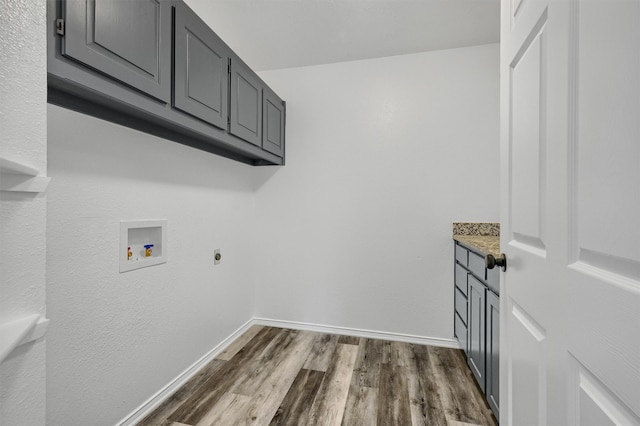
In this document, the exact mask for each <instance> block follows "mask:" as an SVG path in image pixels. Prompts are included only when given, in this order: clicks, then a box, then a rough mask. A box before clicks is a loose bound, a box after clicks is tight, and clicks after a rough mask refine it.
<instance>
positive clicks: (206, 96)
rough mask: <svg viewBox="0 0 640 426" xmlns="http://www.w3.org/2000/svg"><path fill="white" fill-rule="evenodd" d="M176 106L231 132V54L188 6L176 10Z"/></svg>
mask: <svg viewBox="0 0 640 426" xmlns="http://www.w3.org/2000/svg"><path fill="white" fill-rule="evenodd" d="M174 22H175V24H174V37H175V44H174V49H175V50H174V55H175V56H174V58H175V59H174V61H175V63H174V95H173V106H174V107H175V108H177V109H179V110H181V111H183V112H186V113H188V114H191V115H193V116H194V117H197V118H199V119H201V120H203V121H205V122H207V123H210V124H213V125H214V126H216V127H219V128H221V129H226V128H227V109H228V92H229V80H228V75H229V74H228V67H229V57H230V56H231V52H230V51H229V49H228V48H227V46H226V45H225V44H224V42H223V41H222V40H220V38H218V36H216V35H215V34H214V33H213V32H212V31H211V29H210V28H209V27H208V26H207V25H206V24H205V23H204V22H203V21H202V20H201V19H200V18H199V17H198V16H197V15H196V14H195V13H194V12H193V11H192V10H191V9H189V8H188V7H187V6H186V5H185V4H184V3H178V4H176V7H175V21H174Z"/></svg>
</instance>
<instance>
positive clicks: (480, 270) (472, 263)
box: [469, 251, 486, 280]
mask: <svg viewBox="0 0 640 426" xmlns="http://www.w3.org/2000/svg"><path fill="white" fill-rule="evenodd" d="M469 270H470V271H471V272H473V273H474V274H475V275H476V276H477V277H478V278H480V279H481V280H484V279H486V276H485V266H484V257H482V256H480V255H479V254H476V253H474V252H472V251H470V252H469Z"/></svg>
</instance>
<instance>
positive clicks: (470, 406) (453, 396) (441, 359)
mask: <svg viewBox="0 0 640 426" xmlns="http://www.w3.org/2000/svg"><path fill="white" fill-rule="evenodd" d="M428 351H429V359H430V362H431V366H432V368H433V374H434V376H435V379H436V380H437V382H438V385H439V386H438V389H439V394H440V400H441V401H442V405H443V408H444V412H445V415H446V416H447V418H450V419H452V420H456V421H459V422H464V423H472V424H478V425H495V424H496V422H495V418H494V417H493V415H492V414H491V410H490V408H489V406H488V405H487V404H486V402H485V401H484V397H483V395H482V393H481V391H480V389H479V388H478V387H477V385H476V383H475V379H474V378H473V375H472V373H471V370H469V368H468V367H467V365H466V358H465V357H464V353H463V352H462V351H461V350H454V349H447V348H440V347H435V346H429V347H428Z"/></svg>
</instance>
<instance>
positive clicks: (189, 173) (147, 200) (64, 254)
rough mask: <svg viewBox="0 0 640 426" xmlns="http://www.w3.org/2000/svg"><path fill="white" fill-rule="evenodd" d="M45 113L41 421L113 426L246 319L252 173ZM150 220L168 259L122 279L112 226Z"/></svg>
mask: <svg viewBox="0 0 640 426" xmlns="http://www.w3.org/2000/svg"><path fill="white" fill-rule="evenodd" d="M48 112H49V126H48V127H49V173H50V175H51V176H52V178H53V179H52V182H51V184H50V186H49V190H48V214H47V220H48V224H47V242H48V257H47V268H48V271H47V277H48V287H47V302H48V307H49V316H50V318H51V326H50V329H49V334H48V336H49V346H48V356H47V372H48V383H47V392H48V395H47V398H48V399H47V404H48V406H47V424H51V425H67V426H73V425H109V424H114V423H116V422H117V421H118V420H120V419H122V418H123V417H125V416H126V415H127V414H129V413H131V412H132V411H133V410H134V409H135V408H136V407H137V406H138V405H140V404H141V403H143V402H144V401H145V400H146V399H147V398H149V397H151V396H152V395H153V394H154V393H155V392H157V391H158V390H160V389H161V388H162V387H163V386H165V385H166V384H167V383H169V382H170V381H171V380H172V379H173V378H175V377H176V376H177V375H178V374H180V373H181V372H182V371H184V370H185V369H186V368H187V367H188V366H190V365H191V364H192V363H194V362H195V361H197V360H198V359H199V358H200V357H202V356H203V355H205V354H206V353H207V352H208V351H210V350H211V349H212V348H214V347H215V346H216V345H217V344H219V343H220V342H221V341H222V340H223V339H224V338H225V337H227V336H229V335H230V334H231V333H232V332H233V331H235V330H236V329H238V328H239V327H240V326H241V325H242V324H244V323H245V322H246V321H248V320H249V319H250V318H251V317H252V315H253V308H254V301H253V287H254V275H253V274H254V270H255V268H254V265H253V259H254V257H255V256H254V253H253V246H252V244H253V241H254V232H253V227H254V224H255V217H254V201H255V200H254V190H253V180H252V168H251V167H250V166H246V165H243V164H240V163H237V162H234V161H230V160H227V159H223V158H221V157H217V156H215V155H212V154H208V153H205V152H202V151H198V150H194V149H191V148H188V147H185V146H182V145H179V144H177V143H174V142H169V141H167V140H163V139H160V138H157V137H154V136H151V135H146V134H142V133H139V132H137V131H134V130H131V129H127V128H123V127H120V126H117V125H114V124H111V123H108V122H104V121H101V120H97V119H95V118H92V117H88V116H85V115H82V114H78V113H75V112H72V111H68V110H64V109H61V108H59V107H55V106H51V105H50V106H49V107H48ZM157 218H160V219H168V247H167V249H168V262H167V263H166V264H163V265H158V266H152V267H149V268H145V269H140V270H135V271H131V272H127V273H119V272H118V255H119V238H120V221H121V220H130V219H157ZM215 248H221V249H222V255H223V258H222V263H221V264H220V265H217V266H215V267H214V266H213V250H214V249H215Z"/></svg>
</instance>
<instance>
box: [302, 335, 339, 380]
mask: <svg viewBox="0 0 640 426" xmlns="http://www.w3.org/2000/svg"><path fill="white" fill-rule="evenodd" d="M338 338H339V337H338V336H336V335H335V334H325V333H318V335H317V336H316V341H315V343H314V344H313V348H312V349H311V353H310V354H309V358H308V359H307V361H306V362H305V364H304V368H305V369H307V370H317V371H327V368H329V363H330V362H331V360H332V359H333V353H334V352H335V350H336V345H337V344H338Z"/></svg>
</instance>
